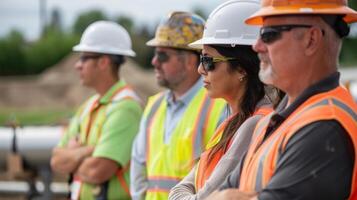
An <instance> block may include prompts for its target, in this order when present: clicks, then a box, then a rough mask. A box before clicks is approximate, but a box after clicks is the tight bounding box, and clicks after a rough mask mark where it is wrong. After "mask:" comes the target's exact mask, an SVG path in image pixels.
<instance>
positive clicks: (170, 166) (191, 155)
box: [145, 88, 225, 199]
mask: <svg viewBox="0 0 357 200" xmlns="http://www.w3.org/2000/svg"><path fill="white" fill-rule="evenodd" d="M148 106H149V108H148V109H149V110H150V111H148V112H146V113H145V114H146V127H147V145H146V148H147V151H146V153H147V154H146V161H147V174H148V182H149V188H148V190H147V194H146V199H165V198H166V199H167V197H168V192H169V190H170V189H171V188H172V187H173V186H174V185H176V184H177V183H178V182H179V181H180V180H181V179H182V178H183V177H184V176H186V175H187V173H188V172H189V171H190V170H191V168H192V166H193V165H194V163H195V158H197V157H198V156H199V155H200V154H201V152H202V149H204V143H203V138H204V137H205V136H207V135H212V134H213V132H214V129H215V128H216V127H217V123H218V121H219V117H220V116H218V113H219V114H220V113H221V112H222V110H223V109H224V107H225V102H224V101H223V100H212V99H210V98H209V97H208V95H207V91H206V90H205V89H204V88H202V89H200V90H199V92H198V93H197V94H196V95H195V97H194V98H193V99H192V100H191V102H190V103H189V105H188V107H187V108H186V110H185V112H184V114H183V116H182V118H181V119H180V120H179V122H178V124H177V126H176V128H175V129H174V131H173V133H172V135H171V138H170V141H169V144H165V143H164V140H163V138H164V120H165V118H166V117H165V116H166V108H167V102H166V101H165V100H164V95H163V94H160V95H159V96H155V97H154V99H151V100H149V102H148ZM208 121H209V123H207V122H208ZM151 133H154V134H151ZM159 193H160V194H159Z"/></svg>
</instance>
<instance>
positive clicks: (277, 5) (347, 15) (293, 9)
mask: <svg viewBox="0 0 357 200" xmlns="http://www.w3.org/2000/svg"><path fill="white" fill-rule="evenodd" d="M314 14H315V15H316V14H318V15H321V14H334V15H344V17H343V19H344V21H345V22H347V23H352V22H356V21H357V12H356V11H355V10H353V9H351V8H349V7H348V5H347V0H332V1H331V0H293V1H292V0H263V1H261V9H260V10H258V11H257V12H256V13H254V14H253V15H252V16H250V17H249V18H248V19H246V21H245V22H246V23H247V24H250V25H262V24H263V18H264V17H269V16H276V15H314Z"/></svg>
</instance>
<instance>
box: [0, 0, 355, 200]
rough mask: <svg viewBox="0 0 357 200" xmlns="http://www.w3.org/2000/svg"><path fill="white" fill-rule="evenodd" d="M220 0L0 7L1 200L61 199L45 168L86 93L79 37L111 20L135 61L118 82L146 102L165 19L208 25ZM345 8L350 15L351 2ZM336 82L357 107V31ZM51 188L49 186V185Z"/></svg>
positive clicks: (63, 0)
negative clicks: (79, 70) (153, 44)
mask: <svg viewBox="0 0 357 200" xmlns="http://www.w3.org/2000/svg"><path fill="white" fill-rule="evenodd" d="M224 1H225V0H205V1H202V0H154V1H148V0H1V1H0V91H1V94H0V199H54V198H63V196H64V194H65V192H66V191H67V190H68V187H67V185H66V184H63V183H65V181H66V177H63V176H58V175H54V176H53V174H52V173H51V171H50V169H49V167H48V161H49V156H50V153H51V148H52V147H53V146H54V145H55V144H56V143H57V141H58V139H59V137H60V136H61V133H62V131H63V128H62V126H63V125H66V124H67V123H68V120H69V119H70V117H71V115H72V114H73V113H74V111H75V109H76V107H77V106H78V105H79V104H80V103H81V102H83V101H84V99H86V98H88V96H90V95H91V94H93V92H91V91H90V90H88V89H86V88H84V87H82V86H80V85H79V81H78V76H77V74H76V71H75V70H74V68H73V66H74V63H75V62H76V60H77V59H78V55H77V54H74V53H72V52H71V49H72V47H73V46H74V45H75V44H77V43H78V42H79V39H80V36H81V34H82V32H83V31H84V29H85V28H86V27H87V26H88V25H89V24H90V23H92V22H94V21H97V20H112V21H115V22H118V23H119V24H121V25H122V26H124V27H125V28H126V29H127V30H128V32H129V33H130V35H131V38H132V41H133V49H134V51H136V53H137V56H136V57H135V58H134V59H133V60H131V59H130V60H128V62H127V63H126V64H125V65H124V66H123V69H122V72H121V73H122V75H123V77H124V79H125V80H126V81H127V82H129V83H130V84H132V85H133V86H134V89H135V90H136V91H137V92H138V93H139V95H140V96H141V97H142V98H143V99H144V101H146V98H147V97H148V96H149V95H152V94H154V93H156V92H158V91H159V90H161V88H159V87H158V86H157V84H156V81H155V77H154V75H153V72H152V66H151V64H150V61H151V57H152V55H153V49H152V48H149V47H147V46H146V45H145V43H146V41H148V40H149V39H150V38H152V37H153V36H154V33H155V28H156V26H157V25H158V23H159V22H160V19H161V18H163V17H164V16H165V15H167V14H168V13H169V12H170V11H177V10H181V11H191V12H195V13H196V14H199V15H201V16H202V17H203V18H205V19H207V16H208V14H209V13H210V12H211V11H212V10H213V9H214V8H215V7H216V6H218V5H219V4H221V3H223V2H224ZM349 5H350V6H351V7H353V8H354V9H357V1H355V0H350V1H349ZM340 60H341V63H340V64H341V72H342V79H343V82H344V83H345V84H346V85H347V86H349V87H350V89H351V91H352V92H353V93H354V95H355V98H356V99H357V23H355V24H353V25H352V26H351V33H350V35H349V37H348V38H347V39H345V41H344V44H343V48H342V53H341V57H340ZM50 183H52V184H50Z"/></svg>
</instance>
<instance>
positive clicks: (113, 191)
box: [51, 21, 142, 200]
mask: <svg viewBox="0 0 357 200" xmlns="http://www.w3.org/2000/svg"><path fill="white" fill-rule="evenodd" d="M73 50H74V51H76V52H80V58H79V60H78V61H77V63H76V65H75V68H76V69H77V70H78V72H79V74H80V80H81V83H82V85H84V86H86V87H89V88H92V89H94V90H95V91H96V93H97V94H96V95H94V96H92V97H91V98H89V99H88V100H87V101H86V102H85V103H84V104H83V105H82V106H81V107H80V108H79V109H78V111H77V113H76V114H75V116H74V117H73V119H72V120H71V123H70V125H69V127H68V129H67V131H66V132H65V134H64V135H63V137H62V139H61V141H60V142H59V144H58V146H57V147H56V148H55V149H54V150H53V154H52V159H51V166H52V168H53V170H55V171H57V172H60V173H64V174H70V176H71V179H72V180H71V195H70V196H71V197H70V199H85V200H91V199H130V194H129V163H130V154H131V145H132V141H133V140H134V137H135V135H136V133H137V131H138V127H139V122H140V117H141V113H142V108H141V105H140V99H139V98H138V95H137V94H136V93H135V92H134V91H133V89H131V87H130V86H128V85H127V84H126V83H125V82H124V80H122V78H121V77H120V73H119V71H120V66H121V65H122V64H123V63H124V61H125V56H135V52H134V51H133V50H132V49H131V39H130V36H129V34H128V32H127V31H126V30H125V29H124V28H123V27H121V26H120V25H118V24H116V23H114V22H110V21H98V22H95V23H92V24H91V25H89V26H88V28H87V29H86V30H85V31H84V33H83V35H82V38H81V41H80V43H79V44H78V45H76V46H74V47H73Z"/></svg>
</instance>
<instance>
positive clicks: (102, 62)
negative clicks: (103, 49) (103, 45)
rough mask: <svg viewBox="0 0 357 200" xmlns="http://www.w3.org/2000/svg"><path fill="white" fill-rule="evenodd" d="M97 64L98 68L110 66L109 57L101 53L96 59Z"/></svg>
mask: <svg viewBox="0 0 357 200" xmlns="http://www.w3.org/2000/svg"><path fill="white" fill-rule="evenodd" d="M98 66H99V67H100V69H105V68H107V67H110V58H109V56H107V55H103V56H101V57H100V58H99V59H98Z"/></svg>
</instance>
